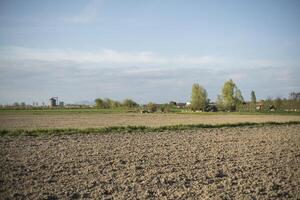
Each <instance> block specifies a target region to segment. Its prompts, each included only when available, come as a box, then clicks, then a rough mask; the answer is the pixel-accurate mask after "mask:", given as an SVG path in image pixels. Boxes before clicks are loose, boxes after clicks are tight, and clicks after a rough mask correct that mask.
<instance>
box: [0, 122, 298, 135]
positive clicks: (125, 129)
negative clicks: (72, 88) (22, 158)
mask: <svg viewBox="0 0 300 200" xmlns="http://www.w3.org/2000/svg"><path fill="white" fill-rule="evenodd" d="M295 124H300V121H286V122H274V121H269V122H240V123H225V124H178V125H169V126H160V127H149V126H108V127H103V128H83V129H80V128H49V129H32V130H26V129H16V130H8V129H0V137H3V136H44V135H72V134H109V133H145V132H163V131H180V130H191V129H203V128H226V127H228V128H230V127H245V126H248V127H257V126H271V125H276V126H280V125H295Z"/></svg>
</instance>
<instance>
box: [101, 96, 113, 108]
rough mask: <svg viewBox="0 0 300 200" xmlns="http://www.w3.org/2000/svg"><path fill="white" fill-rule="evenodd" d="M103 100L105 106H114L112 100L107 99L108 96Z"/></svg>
mask: <svg viewBox="0 0 300 200" xmlns="http://www.w3.org/2000/svg"><path fill="white" fill-rule="evenodd" d="M103 101H104V104H105V105H106V107H107V108H113V107H114V100H112V99H109V98H105V99H104V100H103Z"/></svg>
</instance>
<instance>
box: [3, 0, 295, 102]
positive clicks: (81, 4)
mask: <svg viewBox="0 0 300 200" xmlns="http://www.w3.org/2000/svg"><path fill="white" fill-rule="evenodd" d="M299 19H300V1H297V0H294V1H293V0H276V1H273V0H251V1H250V0H244V1H243V0H236V1H231V0H219V1H215V0H206V1H204V0H203V1H202V0H195V1H192V0H181V1H179V0H178V1H177V0H165V1H160V0H145V1H139V0H135V1H134V0H128V1H122V0H119V1H117V0H69V1H68V0H65V1H63V0H51V1H49V0H35V1H33V0H26V1H20V0H1V1H0V103H2V104H6V103H13V102H16V101H19V102H20V101H25V102H27V103H32V102H33V101H38V102H47V100H48V99H49V97H51V96H59V98H60V100H64V101H65V102H67V103H72V102H77V101H82V100H90V101H93V100H94V99H95V98H96V97H109V98H112V99H116V100H122V99H125V98H132V99H134V100H136V101H138V102H139V103H147V102H150V101H154V102H168V101H171V100H174V101H182V102H185V101H187V100H188V99H189V97H190V93H191V86H192V84H193V83H199V84H200V85H202V86H203V87H204V88H206V90H207V91H208V95H209V98H210V99H212V100H215V98H216V96H217V94H218V93H220V90H221V87H222V85H223V83H224V81H226V80H228V79H230V78H231V79H233V81H234V82H235V83H236V84H237V85H238V87H239V88H240V89H241V90H242V94H243V96H244V98H245V99H249V97H250V92H251V90H255V91H256V94H257V97H258V99H261V98H267V97H278V96H280V97H287V96H288V94H289V92H292V91H300V78H299V75H300V66H299V64H300V20H299Z"/></svg>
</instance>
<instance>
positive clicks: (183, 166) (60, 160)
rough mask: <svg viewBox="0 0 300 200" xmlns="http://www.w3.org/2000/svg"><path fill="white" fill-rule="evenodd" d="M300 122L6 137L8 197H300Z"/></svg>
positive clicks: (1, 145)
mask: <svg viewBox="0 0 300 200" xmlns="http://www.w3.org/2000/svg"><path fill="white" fill-rule="evenodd" d="M299 130H300V125H290V126H287V125H281V126H265V127H242V128H221V129H198V130H188V131H180V132H168V131H166V132H162V133H155V132H151V133H150V132H149V133H145V134H142V133H141V134H138V133H135V134H130V133H118V134H106V135H96V134H95V135H68V136H51V137H50V136H43V137H30V136H21V137H1V138H0V172H1V179H0V198H1V199H52V200H53V199H300V131H299Z"/></svg>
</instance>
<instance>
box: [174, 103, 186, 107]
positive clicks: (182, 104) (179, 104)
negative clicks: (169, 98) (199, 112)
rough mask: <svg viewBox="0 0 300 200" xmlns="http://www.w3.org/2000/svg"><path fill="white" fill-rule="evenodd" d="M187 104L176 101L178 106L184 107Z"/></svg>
mask: <svg viewBox="0 0 300 200" xmlns="http://www.w3.org/2000/svg"><path fill="white" fill-rule="evenodd" d="M185 106H186V103H176V107H177V108H184V107H185Z"/></svg>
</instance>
